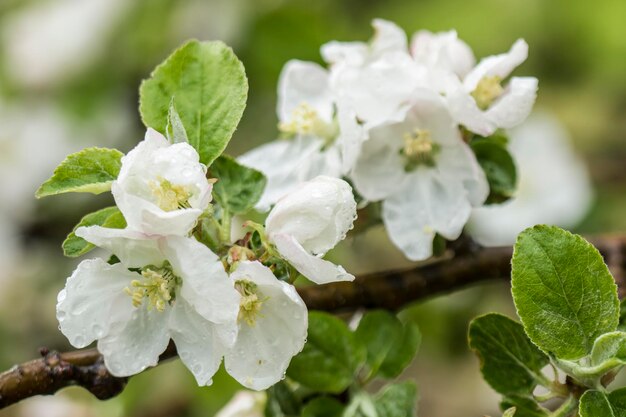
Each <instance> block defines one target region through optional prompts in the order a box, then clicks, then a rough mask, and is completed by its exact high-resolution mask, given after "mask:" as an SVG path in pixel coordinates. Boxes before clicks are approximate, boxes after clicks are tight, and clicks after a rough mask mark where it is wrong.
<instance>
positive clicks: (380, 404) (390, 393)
mask: <svg viewBox="0 0 626 417" xmlns="http://www.w3.org/2000/svg"><path fill="white" fill-rule="evenodd" d="M374 404H375V405H376V412H377V413H378V417H414V416H416V415H417V387H416V386H415V384H414V383H412V382H402V383H399V384H390V385H388V386H387V387H386V388H384V390H383V391H382V392H381V393H380V394H379V395H377V396H376V398H375V403H374Z"/></svg>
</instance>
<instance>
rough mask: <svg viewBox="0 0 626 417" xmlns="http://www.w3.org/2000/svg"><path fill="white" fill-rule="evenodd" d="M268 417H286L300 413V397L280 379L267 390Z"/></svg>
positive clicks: (266, 406) (266, 408) (266, 413)
mask: <svg viewBox="0 0 626 417" xmlns="http://www.w3.org/2000/svg"><path fill="white" fill-rule="evenodd" d="M265 415H266V416H267V417H285V416H298V415H300V399H299V398H298V397H297V396H296V394H295V393H294V392H293V391H292V390H291V388H290V387H289V386H288V385H287V384H286V383H285V382H284V381H280V382H278V383H277V384H274V386H272V387H270V388H269V389H268V390H267V404H266V405H265Z"/></svg>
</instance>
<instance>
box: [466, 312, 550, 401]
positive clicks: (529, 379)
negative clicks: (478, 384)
mask: <svg viewBox="0 0 626 417" xmlns="http://www.w3.org/2000/svg"><path fill="white" fill-rule="evenodd" d="M469 345H470V347H471V348H472V350H474V352H476V354H477V355H478V357H479V359H480V364H481V366H480V368H481V372H482V374H483V377H484V378H485V381H487V382H488V383H489V385H491V387H492V388H493V389H494V390H496V391H497V392H499V393H501V394H504V395H511V394H520V395H524V394H531V393H532V392H533V390H534V389H535V387H536V386H537V385H538V384H546V383H549V382H547V380H546V377H545V376H543V374H542V373H541V369H542V368H543V367H544V366H545V365H547V364H548V362H549V359H548V357H547V356H546V355H545V354H544V353H543V352H541V351H540V350H539V349H538V348H537V347H536V346H535V345H533V344H532V342H531V341H530V339H528V336H526V333H524V328H523V327H522V325H521V324H519V323H517V322H515V321H513V320H511V319H510V318H508V317H505V316H503V315H501V314H496V313H491V314H486V315H484V316H482V317H478V318H476V319H474V320H472V322H471V323H470V327H469Z"/></svg>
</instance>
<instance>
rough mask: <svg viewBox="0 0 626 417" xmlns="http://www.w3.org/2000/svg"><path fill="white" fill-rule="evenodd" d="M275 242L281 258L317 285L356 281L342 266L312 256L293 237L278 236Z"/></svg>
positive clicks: (275, 237)
mask: <svg viewBox="0 0 626 417" xmlns="http://www.w3.org/2000/svg"><path fill="white" fill-rule="evenodd" d="M273 240H274V244H275V245H276V249H278V252H279V253H280V254H281V256H282V257H283V258H285V259H286V260H287V261H288V262H289V263H290V264H291V265H292V266H293V267H294V268H296V269H297V270H298V272H300V273H301V274H302V275H304V276H305V277H306V278H308V279H309V280H311V281H313V282H315V283H316V284H327V283H329V282H335V281H354V275H352V274H349V273H348V272H346V270H345V269H343V267H341V266H340V265H335V264H334V263H332V262H329V261H326V260H324V259H322V258H320V257H318V256H315V255H311V254H310V253H309V252H308V251H307V250H306V249H304V248H303V247H302V245H301V244H300V243H299V242H298V241H297V240H296V239H295V238H294V237H293V236H290V235H286V234H278V235H275V236H274V237H273Z"/></svg>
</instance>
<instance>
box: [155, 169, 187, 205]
mask: <svg viewBox="0 0 626 417" xmlns="http://www.w3.org/2000/svg"><path fill="white" fill-rule="evenodd" d="M148 186H149V187H150V191H151V192H152V195H153V196H154V198H155V199H156V205H157V206H159V207H160V208H161V209H163V210H164V211H173V210H177V209H179V208H188V207H190V205H189V199H190V198H191V196H192V194H193V193H192V192H191V191H190V190H189V187H188V186H185V185H175V184H172V183H171V182H169V181H168V180H166V179H165V178H161V177H159V178H157V180H156V181H150V182H149V183H148Z"/></svg>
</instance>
